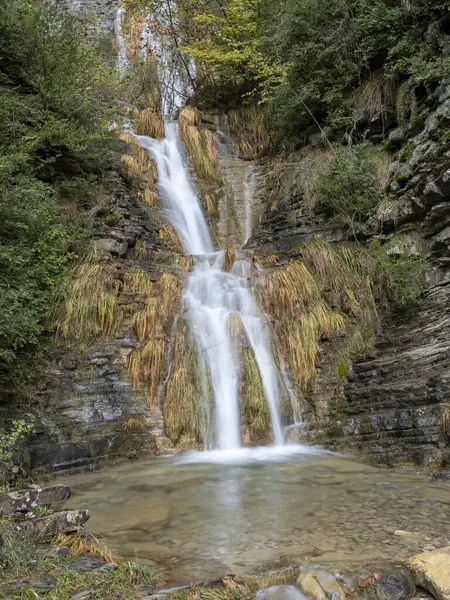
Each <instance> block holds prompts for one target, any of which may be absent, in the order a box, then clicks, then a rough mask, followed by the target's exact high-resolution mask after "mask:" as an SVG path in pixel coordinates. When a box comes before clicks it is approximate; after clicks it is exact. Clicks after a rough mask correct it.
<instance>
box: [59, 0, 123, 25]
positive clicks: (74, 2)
mask: <svg viewBox="0 0 450 600" xmlns="http://www.w3.org/2000/svg"><path fill="white" fill-rule="evenodd" d="M65 2H66V4H67V5H68V6H69V8H70V9H71V10H73V11H74V12H80V13H83V14H91V15H94V16H95V18H96V19H97V20H98V24H97V26H99V28H100V29H101V30H102V31H103V32H105V33H110V32H112V31H113V30H114V20H115V17H116V12H117V7H118V5H119V1H118V0H65Z"/></svg>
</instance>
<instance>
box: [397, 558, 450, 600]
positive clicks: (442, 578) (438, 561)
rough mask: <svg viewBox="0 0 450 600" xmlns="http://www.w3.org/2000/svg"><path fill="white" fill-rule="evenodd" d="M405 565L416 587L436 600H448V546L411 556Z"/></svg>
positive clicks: (449, 579)
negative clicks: (425, 591)
mask: <svg viewBox="0 0 450 600" xmlns="http://www.w3.org/2000/svg"><path fill="white" fill-rule="evenodd" d="M406 564H407V566H408V568H409V569H410V570H411V572H412V574H413V577H414V580H415V582H416V584H417V585H419V586H421V587H423V588H425V589H426V590H428V591H429V592H431V594H432V595H433V596H434V597H435V598H436V599H437V600H450V546H447V547H445V548H439V549H438V550H434V551H433V552H424V553H423V554H417V555H416V556H412V557H411V558H410V559H408V560H407V562H406Z"/></svg>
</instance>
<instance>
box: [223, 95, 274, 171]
mask: <svg viewBox="0 0 450 600" xmlns="http://www.w3.org/2000/svg"><path fill="white" fill-rule="evenodd" d="M266 122H267V116H266V113H265V110H264V108H263V107H261V106H255V105H253V106H243V107H240V108H238V109H236V110H231V111H230V112H229V113H228V124H229V126H230V131H231V134H232V135H233V136H234V137H235V138H236V139H237V141H238V144H239V151H240V153H241V156H242V158H243V159H244V160H255V159H257V158H260V157H261V156H264V155H265V154H267V153H268V151H269V150H270V149H271V148H272V147H273V140H272V137H271V135H270V133H269V130H268V128H267V125H266Z"/></svg>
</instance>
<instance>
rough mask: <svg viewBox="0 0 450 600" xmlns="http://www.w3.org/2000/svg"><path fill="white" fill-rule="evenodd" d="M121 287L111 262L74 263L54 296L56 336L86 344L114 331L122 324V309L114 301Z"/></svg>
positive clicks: (119, 329)
mask: <svg viewBox="0 0 450 600" xmlns="http://www.w3.org/2000/svg"><path fill="white" fill-rule="evenodd" d="M121 288H122V284H121V282H120V280H119V279H118V278H117V272H116V267H115V265H113V264H110V263H104V262H99V263H95V262H83V263H81V264H80V265H78V266H77V267H76V268H75V269H74V278H73V280H71V281H70V282H69V283H68V284H67V285H66V287H65V288H63V289H62V290H61V291H60V292H59V297H58V298H57V302H56V305H57V307H58V308H57V311H56V315H55V322H56V336H57V338H59V339H60V340H64V341H66V342H69V343H81V344H87V343H89V342H92V341H93V340H94V339H96V338H99V337H111V336H114V335H117V334H118V333H119V332H120V331H121V329H122V324H123V310H122V308H121V306H120V304H119V302H118V298H119V293H120V291H121Z"/></svg>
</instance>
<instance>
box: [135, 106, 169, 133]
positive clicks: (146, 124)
mask: <svg viewBox="0 0 450 600" xmlns="http://www.w3.org/2000/svg"><path fill="white" fill-rule="evenodd" d="M136 131H137V133H138V134H139V135H147V136H149V137H152V138H155V139H157V140H161V139H163V137H164V134H165V132H164V121H163V118H162V116H161V113H160V112H159V110H157V109H156V108H154V107H149V108H144V109H143V110H141V111H139V113H138V117H137V127H136Z"/></svg>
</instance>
